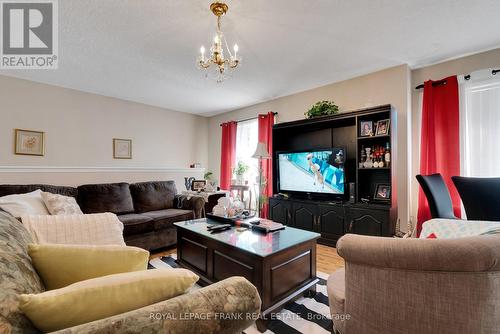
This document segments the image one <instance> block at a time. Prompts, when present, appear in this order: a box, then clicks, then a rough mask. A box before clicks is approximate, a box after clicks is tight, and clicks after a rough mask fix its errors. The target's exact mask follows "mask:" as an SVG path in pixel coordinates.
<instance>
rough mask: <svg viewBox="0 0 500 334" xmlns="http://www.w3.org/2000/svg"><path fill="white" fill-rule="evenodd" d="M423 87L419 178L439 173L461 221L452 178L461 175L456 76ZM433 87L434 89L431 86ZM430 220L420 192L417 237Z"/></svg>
mask: <svg viewBox="0 0 500 334" xmlns="http://www.w3.org/2000/svg"><path fill="white" fill-rule="evenodd" d="M434 83H435V82H434V81H432V80H429V81H426V82H425V83H424V101H423V108H422V133H421V144H420V174H422V175H429V174H433V173H441V175H442V176H443V178H444V181H445V183H446V186H447V187H448V190H449V191H450V194H451V200H452V203H453V209H454V211H455V215H456V216H457V217H460V196H459V195H458V192H457V190H456V188H455V186H454V185H453V182H452V181H451V177H452V176H455V175H460V135H459V131H460V130H459V107H458V103H459V102H458V101H459V99H458V81H457V77H456V76H451V77H448V78H446V79H443V80H439V82H438V83H437V84H434ZM433 84H434V85H433ZM430 218H431V215H430V211H429V205H428V203H427V199H426V198H425V195H424V193H423V192H422V189H420V191H419V194H418V215H417V236H420V232H421V230H422V223H424V222H425V221H427V220H429V219H430Z"/></svg>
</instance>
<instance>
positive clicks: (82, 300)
mask: <svg viewBox="0 0 500 334" xmlns="http://www.w3.org/2000/svg"><path fill="white" fill-rule="evenodd" d="M197 280H198V276H197V275H195V274H194V273H192V272H190V271H189V270H186V269H153V270H144V271H136V272H131V273H124V274H114V275H109V276H104V277H99V278H93V279H89V280H86V281H83V282H78V283H74V284H71V285H69V286H67V287H64V288H61V289H56V290H51V291H46V292H43V293H39V294H24V295H20V298H19V299H20V305H19V306H20V309H21V311H23V312H24V313H25V314H26V315H27V317H28V318H29V319H30V320H31V321H32V322H33V324H34V325H35V326H36V327H37V328H38V329H39V330H41V331H43V332H51V331H57V330H60V329H64V328H68V327H73V326H77V325H80V324H84V323H88V322H91V321H94V320H99V319H104V318H107V317H110V316H113V315H116V314H120V313H124V312H128V311H132V310H136V309H138V308H141V307H144V306H148V305H151V304H155V303H158V302H161V301H163V300H166V299H170V298H172V297H175V296H178V295H180V294H183V293H185V292H186V291H187V290H188V289H189V288H190V287H192V286H193V285H194V283H195V282H196V281H197Z"/></svg>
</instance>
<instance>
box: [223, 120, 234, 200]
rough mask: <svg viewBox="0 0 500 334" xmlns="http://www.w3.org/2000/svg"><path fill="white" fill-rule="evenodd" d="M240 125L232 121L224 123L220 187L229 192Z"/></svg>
mask: <svg viewBox="0 0 500 334" xmlns="http://www.w3.org/2000/svg"><path fill="white" fill-rule="evenodd" d="M237 125H238V123H236V122H234V121H231V122H227V123H222V124H221V127H222V142H221V162H220V187H221V189H224V190H229V188H230V187H231V177H232V172H233V167H234V164H235V160H236V128H237Z"/></svg>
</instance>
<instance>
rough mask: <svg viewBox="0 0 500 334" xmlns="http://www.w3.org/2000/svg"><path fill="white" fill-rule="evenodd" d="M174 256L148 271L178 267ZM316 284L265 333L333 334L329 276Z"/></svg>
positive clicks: (252, 332)
mask: <svg viewBox="0 0 500 334" xmlns="http://www.w3.org/2000/svg"><path fill="white" fill-rule="evenodd" d="M176 259H177V256H176V254H172V255H170V256H165V257H162V258H156V259H152V260H150V261H149V268H150V269H153V268H178V267H179V266H178V265H177V262H176ZM317 277H318V278H319V283H318V284H316V294H315V295H314V296H313V297H311V298H306V297H300V298H299V299H297V300H295V301H292V302H289V303H287V304H285V306H284V307H283V309H282V310H281V311H278V312H276V313H275V314H274V316H273V317H272V319H269V320H266V322H265V324H266V327H267V330H266V331H265V332H264V333H265V334H273V333H275V334H294V333H307V334H325V333H335V331H334V330H333V325H332V321H331V317H330V308H329V306H328V294H327V292H326V279H327V278H328V275H327V274H325V273H322V272H318V273H317ZM244 333H245V334H258V333H260V332H259V331H258V330H257V327H255V325H253V326H251V327H249V328H247V329H246V330H245V332H244Z"/></svg>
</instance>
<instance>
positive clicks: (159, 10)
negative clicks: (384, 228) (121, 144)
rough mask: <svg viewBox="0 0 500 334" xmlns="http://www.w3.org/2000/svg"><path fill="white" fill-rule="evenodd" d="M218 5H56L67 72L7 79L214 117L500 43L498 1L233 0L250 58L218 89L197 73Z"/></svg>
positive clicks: (230, 32) (235, 32)
mask: <svg viewBox="0 0 500 334" xmlns="http://www.w3.org/2000/svg"><path fill="white" fill-rule="evenodd" d="M210 2H211V1H206V0H189V1H186V0H184V1H180V0H161V1H160V0H140V1H139V0H63V1H59V69H58V70H54V71H48V70H38V71H36V70H29V71H20V70H17V71H13V70H9V71H5V70H4V71H0V73H1V74H5V75H11V76H15V77H19V78H25V79H29V80H33V81H38V82H44V83H48V84H53V85H58V86H63V87H68V88H73V89H77V90H81V91H86V92H91V93H96V94H101V95H106V96H112V97H117V98H121V99H125V100H131V101H136V102H141V103H145V104H149V105H154V106H159V107H163V108H167V109H171V110H177V111H182V112H188V113H194V114H199V115H205V116H211V115H215V114H218V113H222V112H225V111H229V110H234V109H237V108H241V107H244V106H248V105H252V104H255V103H258V102H262V101H266V100H270V99H273V98H276V97H279V96H285V95H289V94H292V93H295V92H299V91H303V90H307V89H311V88H314V87H318V86H322V85H325V84H328V83H333V82H337V81H341V80H345V79H348V78H352V77H355V76H358V75H362V74H366V73H369V72H373V71H376V70H379V69H383V68H387V67H391V66H395V65H399V64H404V63H407V64H409V65H410V66H412V67H417V66H421V65H423V64H429V63H434V62H437V61H440V60H443V59H447V58H450V57H455V56H458V55H463V54H468V53H472V52H477V51H479V50H486V49H491V48H494V47H496V46H499V45H500V20H499V19H498V13H500V1H498V0H474V1H470V0H439V1H436V0H314V1H311V0H272V1H269V0H233V1H227V3H228V4H229V12H228V14H227V15H226V16H225V17H224V18H223V21H222V30H223V31H224V32H225V35H226V38H227V40H228V43H229V44H230V45H232V44H233V43H238V45H239V47H240V51H239V54H240V55H241V57H242V58H243V59H242V64H241V67H240V68H238V69H237V70H236V71H235V73H234V75H233V77H232V78H230V79H228V80H227V81H225V82H223V83H222V84H218V83H216V82H215V81H214V80H210V79H207V78H205V77H204V76H203V74H202V72H201V71H200V70H198V69H197V67H196V65H195V61H196V57H197V55H198V50H199V48H200V46H201V45H202V44H204V45H205V47H207V48H208V42H209V41H211V40H212V38H213V35H214V29H215V17H214V16H213V14H212V13H211V12H210V11H209V5H210Z"/></svg>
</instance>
